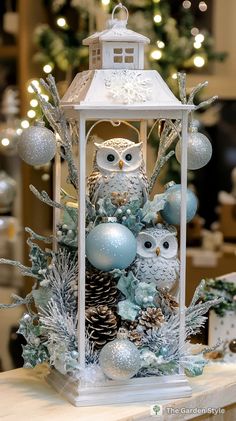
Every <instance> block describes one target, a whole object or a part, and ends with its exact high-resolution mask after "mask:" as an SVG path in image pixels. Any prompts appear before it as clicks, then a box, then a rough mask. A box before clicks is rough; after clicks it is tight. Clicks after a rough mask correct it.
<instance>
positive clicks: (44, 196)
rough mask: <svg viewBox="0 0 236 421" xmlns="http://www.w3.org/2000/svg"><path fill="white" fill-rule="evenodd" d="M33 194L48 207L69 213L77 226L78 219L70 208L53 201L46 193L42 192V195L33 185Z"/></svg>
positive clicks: (31, 187) (31, 188)
mask: <svg viewBox="0 0 236 421" xmlns="http://www.w3.org/2000/svg"><path fill="white" fill-rule="evenodd" d="M29 188H30V190H31V191H32V193H33V194H34V195H35V196H36V197H37V198H38V199H39V200H40V201H41V202H43V203H46V204H47V205H48V206H51V207H53V208H58V209H61V210H63V211H64V212H66V213H68V214H69V216H70V218H71V219H72V221H73V222H74V223H75V224H77V218H76V217H75V214H74V212H73V210H71V209H70V207H69V206H66V205H63V204H62V203H58V202H56V201H55V200H52V199H51V198H50V197H49V196H48V194H47V192H46V191H44V190H43V191H42V192H41V193H40V192H39V191H38V190H37V189H36V188H35V187H34V186H33V185H32V184H30V186H29Z"/></svg>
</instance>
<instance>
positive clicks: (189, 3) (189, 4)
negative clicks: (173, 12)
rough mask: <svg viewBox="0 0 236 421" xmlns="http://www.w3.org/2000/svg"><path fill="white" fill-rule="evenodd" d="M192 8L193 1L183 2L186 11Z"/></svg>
mask: <svg viewBox="0 0 236 421" xmlns="http://www.w3.org/2000/svg"><path fill="white" fill-rule="evenodd" d="M191 6H192V4H191V1H188V0H185V1H183V7H184V9H190V7H191Z"/></svg>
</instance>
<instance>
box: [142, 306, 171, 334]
mask: <svg viewBox="0 0 236 421" xmlns="http://www.w3.org/2000/svg"><path fill="white" fill-rule="evenodd" d="M164 321H165V318H164V316H163V313H162V311H161V309H160V308H156V307H147V308H146V310H140V312H139V318H138V323H139V325H141V326H143V328H144V329H153V328H155V327H160V326H161V325H162V323H163V322H164Z"/></svg>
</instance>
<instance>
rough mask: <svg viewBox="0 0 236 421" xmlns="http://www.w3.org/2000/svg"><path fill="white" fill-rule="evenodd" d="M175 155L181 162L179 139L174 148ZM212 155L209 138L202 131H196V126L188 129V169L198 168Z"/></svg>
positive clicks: (203, 165)
mask: <svg viewBox="0 0 236 421" xmlns="http://www.w3.org/2000/svg"><path fill="white" fill-rule="evenodd" d="M175 156H176V159H177V161H178V162H180V163H181V140H180V141H179V142H178V143H177V145H176V148H175ZM211 156H212V146H211V142H210V141H209V139H208V138H207V137H206V136H205V135H204V134H202V133H199V132H198V128H197V127H196V126H191V127H190V129H189V136H188V143H187V165H188V169H189V170H198V169H200V168H202V167H205V165H206V164H207V163H208V162H209V161H210V159H211Z"/></svg>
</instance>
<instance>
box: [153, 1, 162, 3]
mask: <svg viewBox="0 0 236 421" xmlns="http://www.w3.org/2000/svg"><path fill="white" fill-rule="evenodd" d="M160 1H161V0H153V3H160Z"/></svg>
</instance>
